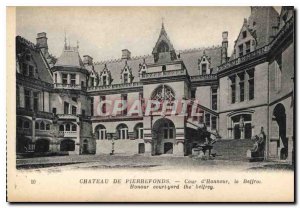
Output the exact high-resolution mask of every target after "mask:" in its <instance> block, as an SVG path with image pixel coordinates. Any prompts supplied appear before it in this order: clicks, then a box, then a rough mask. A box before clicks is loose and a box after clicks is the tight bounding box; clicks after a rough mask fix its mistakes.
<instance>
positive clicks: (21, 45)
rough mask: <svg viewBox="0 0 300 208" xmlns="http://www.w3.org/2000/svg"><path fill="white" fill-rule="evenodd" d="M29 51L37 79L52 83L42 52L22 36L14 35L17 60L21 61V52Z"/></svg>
mask: <svg viewBox="0 0 300 208" xmlns="http://www.w3.org/2000/svg"><path fill="white" fill-rule="evenodd" d="M24 53H26V54H28V53H30V54H31V57H32V60H33V62H34V64H35V67H36V69H37V72H38V79H39V80H41V81H44V82H48V83H53V80H52V74H51V71H50V69H49V68H48V65H47V61H46V59H45V58H44V56H43V54H42V52H41V51H40V50H39V49H37V48H36V46H35V44H34V43H32V42H30V41H28V40H26V39H25V38H22V37H21V36H17V37H16V57H17V61H19V62H21V61H22V60H21V59H22V56H23V54H24Z"/></svg>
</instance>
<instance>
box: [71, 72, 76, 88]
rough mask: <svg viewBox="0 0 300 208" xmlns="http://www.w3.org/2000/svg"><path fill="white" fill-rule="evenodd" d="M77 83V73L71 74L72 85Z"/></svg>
mask: <svg viewBox="0 0 300 208" xmlns="http://www.w3.org/2000/svg"><path fill="white" fill-rule="evenodd" d="M75 85H76V74H71V86H75Z"/></svg>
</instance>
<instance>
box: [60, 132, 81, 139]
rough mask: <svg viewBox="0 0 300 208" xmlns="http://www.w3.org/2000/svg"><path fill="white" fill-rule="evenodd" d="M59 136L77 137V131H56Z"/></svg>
mask: <svg viewBox="0 0 300 208" xmlns="http://www.w3.org/2000/svg"><path fill="white" fill-rule="evenodd" d="M58 136H59V137H67V138H70V137H72V138H74V137H77V131H59V132H58Z"/></svg>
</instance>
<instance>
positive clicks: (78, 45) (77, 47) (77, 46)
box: [76, 40, 79, 49]
mask: <svg viewBox="0 0 300 208" xmlns="http://www.w3.org/2000/svg"><path fill="white" fill-rule="evenodd" d="M76 43H77V49H78V48H79V41H78V40H77V42H76Z"/></svg>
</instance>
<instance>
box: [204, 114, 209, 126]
mask: <svg viewBox="0 0 300 208" xmlns="http://www.w3.org/2000/svg"><path fill="white" fill-rule="evenodd" d="M205 124H206V126H210V114H209V113H205Z"/></svg>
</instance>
